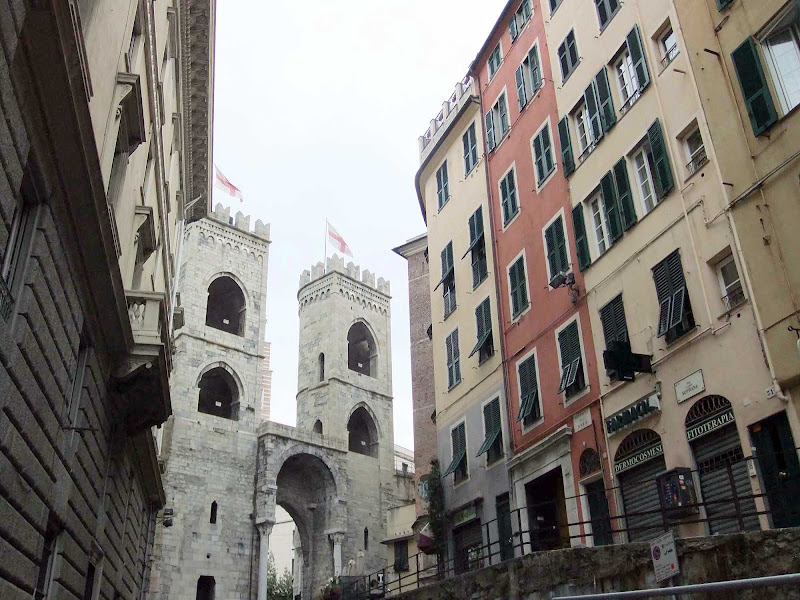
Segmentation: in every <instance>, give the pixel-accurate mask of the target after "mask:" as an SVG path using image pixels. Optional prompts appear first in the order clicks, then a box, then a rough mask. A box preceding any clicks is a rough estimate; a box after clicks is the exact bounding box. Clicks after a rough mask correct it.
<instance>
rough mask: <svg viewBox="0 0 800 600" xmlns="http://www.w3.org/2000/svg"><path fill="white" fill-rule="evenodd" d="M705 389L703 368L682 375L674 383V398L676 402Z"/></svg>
mask: <svg viewBox="0 0 800 600" xmlns="http://www.w3.org/2000/svg"><path fill="white" fill-rule="evenodd" d="M705 389H706V382H705V381H704V380H703V369H700V370H699V371H695V372H694V373H692V374H691V375H689V376H688V377H684V378H683V379H681V380H680V381H677V382H676V383H675V398H676V399H677V400H678V404H680V403H681V402H683V401H684V400H688V399H689V398H691V397H692V396H696V395H697V394H699V393H700V392H702V391H705Z"/></svg>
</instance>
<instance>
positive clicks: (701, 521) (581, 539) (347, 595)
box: [342, 448, 800, 600]
mask: <svg viewBox="0 0 800 600" xmlns="http://www.w3.org/2000/svg"><path fill="white" fill-rule="evenodd" d="M798 450H800V449H797V448H795V449H787V450H784V451H782V452H777V453H774V454H762V455H759V456H749V457H741V455H740V454H739V456H740V458H738V459H726V460H724V461H721V462H714V461H711V462H708V461H706V463H702V464H701V467H700V468H699V469H695V470H692V471H691V472H689V470H687V471H686V473H685V474H684V476H688V477H691V478H692V479H693V481H699V482H702V477H703V476H707V475H709V474H710V473H711V472H715V473H718V472H719V471H725V475H723V477H722V478H721V479H722V481H724V482H725V483H724V484H721V485H720V486H719V487H718V488H717V489H715V490H714V493H713V499H712V498H710V499H707V500H704V501H699V500H698V501H695V502H686V503H683V504H682V505H681V507H680V510H681V513H680V515H676V513H675V511H676V508H674V507H667V506H665V504H664V502H665V501H664V498H663V494H660V493H658V497H659V503H660V507H659V508H658V509H655V510H649V511H631V512H627V513H626V512H624V511H617V510H615V509H614V507H615V506H616V502H615V500H616V499H617V498H621V497H622V493H621V489H620V488H617V487H612V488H605V489H604V491H603V495H604V496H605V498H606V500H607V502H608V506H609V513H608V514H607V515H603V516H601V517H598V518H588V519H584V520H572V521H567V522H563V523H559V524H554V525H553V526H552V527H550V528H547V529H540V528H538V521H537V520H536V518H535V517H534V516H533V515H535V514H536V509H537V508H542V507H547V508H552V505H553V503H554V501H549V502H544V503H540V504H535V505H532V506H527V507H522V508H518V509H514V510H512V511H510V512H509V513H508V514H506V515H505V516H501V517H499V518H497V519H494V520H491V521H488V522H485V523H482V524H481V525H480V527H481V531H482V542H481V544H480V546H478V545H475V546H472V547H470V548H467V549H464V548H462V549H455V550H454V549H453V548H452V546H450V545H449V544H443V545H442V546H441V547H440V549H439V551H438V552H437V553H436V555H438V559H436V558H435V557H434V560H432V559H431V556H430V555H427V554H422V553H418V554H415V555H413V556H410V557H409V559H408V570H407V571H403V572H400V573H397V572H394V570H393V569H392V568H390V567H386V568H384V569H381V570H380V571H376V572H374V573H370V574H369V575H363V576H356V577H352V576H351V577H348V578H347V582H346V583H344V582H343V585H342V589H343V595H342V598H343V600H367V599H373V598H385V597H389V596H394V595H396V594H399V593H402V592H406V591H410V590H412V589H416V588H418V587H421V586H424V585H427V584H430V583H433V582H436V581H441V580H444V579H448V578H451V577H455V576H458V575H461V574H463V573H465V572H468V571H472V570H476V569H479V568H484V567H488V566H491V565H496V564H499V563H502V562H505V561H507V560H510V559H512V558H517V557H520V556H523V555H526V554H530V553H532V552H541V551H545V552H546V551H551V550H558V549H564V548H569V547H571V546H572V545H573V544H576V545H578V544H579V545H590V546H591V545H609V544H625V543H630V541H631V539H632V538H633V539H634V540H636V541H647V540H650V539H652V538H655V537H657V536H659V535H661V534H662V533H664V532H666V531H670V530H674V529H675V528H676V527H677V526H678V525H683V526H687V525H697V526H701V527H707V528H708V532H715V530H720V529H723V530H727V531H729V532H737V531H753V530H758V529H761V528H770V527H773V526H776V527H785V526H787V525H786V523H792V525H789V526H798V525H800V503H797V502H796V500H795V498H797V496H798V495H800V461H798ZM764 461H766V462H764ZM759 463H762V466H763V467H764V468H763V469H762V468H759V467H757V465H758V464H759ZM776 465H783V466H780V467H777V466H776ZM790 465H795V466H794V467H792V466H790ZM742 469H746V472H747V473H748V474H749V475H750V476H753V475H754V474H755V473H756V472H762V474H763V475H764V476H765V477H769V478H770V481H771V482H772V483H774V484H775V485H773V486H772V487H770V484H769V483H764V482H762V490H764V489H766V491H762V493H752V490H751V489H750V485H749V483H748V484H747V488H746V490H743V489H741V488H742V487H743V484H742V483H741V481H740V482H739V484H738V487H739V489H737V477H736V474H735V472H734V471H737V470H738V472H739V474H740V475H741V471H742ZM599 474H600V473H599V472H598V475H599ZM715 477H716V476H715ZM747 480H748V481H749V477H748V478H747ZM632 483H638V484H640V485H644V486H649V485H657V483H656V480H655V479H652V480H641V481H638V482H632ZM776 486H777V487H776ZM700 492H701V493H702V488H700ZM591 495H592V496H594V497H597V495H595V494H591ZM598 495H599V492H598ZM711 495H712V494H711V492H710V491H709V496H711ZM589 496H590V494H578V495H576V496H569V497H566V498H565V499H564V500H565V507H566V503H570V502H571V503H576V504H578V505H580V506H582V507H583V508H582V511H583V512H585V511H586V508H585V507H586V506H588V499H589ZM563 512H564V513H565V514H566V513H567V512H573V511H567V510H566V509H565V510H564V511H563ZM574 513H575V514H577V511H574ZM529 523H535V524H537V528H536V529H534V528H532V527H531V526H530V525H529ZM795 524H796V525H795ZM501 530H502V531H503V535H501V534H500V532H501Z"/></svg>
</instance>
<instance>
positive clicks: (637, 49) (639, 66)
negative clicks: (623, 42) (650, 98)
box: [627, 25, 650, 90]
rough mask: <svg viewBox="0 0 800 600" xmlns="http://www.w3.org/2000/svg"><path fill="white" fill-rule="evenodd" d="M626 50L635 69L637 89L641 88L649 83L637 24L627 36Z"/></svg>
mask: <svg viewBox="0 0 800 600" xmlns="http://www.w3.org/2000/svg"><path fill="white" fill-rule="evenodd" d="M627 42H628V52H629V53H630V55H631V60H632V61H633V69H634V71H636V80H637V81H638V82H639V89H640V90H643V89H644V88H646V87H647V85H648V84H649V83H650V72H649V71H648V70H647V60H646V59H645V57H644V48H643V47H642V36H640V35H639V26H638V25H634V26H633V29H631V31H630V33H629V34H628V37H627Z"/></svg>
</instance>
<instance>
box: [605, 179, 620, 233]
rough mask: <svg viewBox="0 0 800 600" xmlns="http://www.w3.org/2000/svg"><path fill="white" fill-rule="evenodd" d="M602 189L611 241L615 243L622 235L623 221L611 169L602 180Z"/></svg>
mask: <svg viewBox="0 0 800 600" xmlns="http://www.w3.org/2000/svg"><path fill="white" fill-rule="evenodd" d="M600 189H601V190H602V192H603V194H602V195H603V210H604V211H605V213H606V222H607V224H608V238H609V243H611V244H613V243H614V242H615V241H617V240H618V239H619V238H620V236H621V235H622V223H621V222H620V218H619V205H618V204H617V198H616V194H615V193H614V178H613V176H612V174H611V171H609V172H608V173H606V174H605V175H604V176H603V179H601V180H600Z"/></svg>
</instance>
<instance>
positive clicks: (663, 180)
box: [647, 119, 675, 198]
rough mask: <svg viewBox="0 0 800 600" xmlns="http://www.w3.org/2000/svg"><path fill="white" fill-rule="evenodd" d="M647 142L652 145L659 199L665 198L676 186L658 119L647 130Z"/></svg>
mask: <svg viewBox="0 0 800 600" xmlns="http://www.w3.org/2000/svg"><path fill="white" fill-rule="evenodd" d="M647 140H648V142H649V143H650V151H651V152H652V153H653V165H654V167H655V180H656V182H655V183H656V193H657V194H658V197H659V198H663V197H664V196H666V195H667V194H668V193H669V192H670V190H671V189H672V188H673V187H674V185H675V184H674V181H673V179H672V169H671V168H670V166H669V156H668V155H667V148H666V146H665V145H664V136H663V135H662V134H661V123H659V121H658V119H656V120H655V122H654V123H653V124H652V125H651V126H650V129H648V130H647Z"/></svg>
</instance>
